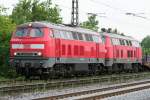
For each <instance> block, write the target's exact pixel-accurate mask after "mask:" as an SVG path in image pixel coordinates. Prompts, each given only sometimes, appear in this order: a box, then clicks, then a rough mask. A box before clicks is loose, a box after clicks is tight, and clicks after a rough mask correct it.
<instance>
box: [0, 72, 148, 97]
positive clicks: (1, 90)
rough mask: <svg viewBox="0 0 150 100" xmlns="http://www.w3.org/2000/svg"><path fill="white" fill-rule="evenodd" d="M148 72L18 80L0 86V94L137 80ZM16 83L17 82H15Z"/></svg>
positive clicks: (145, 76)
mask: <svg viewBox="0 0 150 100" xmlns="http://www.w3.org/2000/svg"><path fill="white" fill-rule="evenodd" d="M149 76H150V73H140V74H139V73H138V74H135V73H134V74H129V75H108V76H107V77H106V76H103V77H95V78H93V77H92V78H86V79H72V80H63V81H58V80H57V81H56V80H55V81H43V82H41V81H40V82H38V81H33V82H31V83H28V82H25V83H23V82H20V81H19V83H18V84H11V85H9V86H7V85H6V86H5V85H4V86H3V85H2V86H0V95H11V94H17V93H29V92H35V91H36V92H37V91H46V90H50V89H58V88H65V87H72V86H73V87H78V86H83V85H88V84H97V83H102V82H116V83H117V82H118V83H122V82H126V81H127V80H139V79H146V78H149ZM16 83H17V82H16Z"/></svg>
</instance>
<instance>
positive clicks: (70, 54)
mask: <svg viewBox="0 0 150 100" xmlns="http://www.w3.org/2000/svg"><path fill="white" fill-rule="evenodd" d="M43 32H44V36H43V37H40V38H37V37H36V38H31V37H22V38H18V37H15V36H14V35H13V36H12V38H11V41H10V45H12V44H44V45H45V48H44V49H30V48H25V49H12V48H11V49H10V55H11V57H13V56H14V52H18V51H19V52H42V57H45V58H55V57H56V58H107V59H129V60H131V61H132V60H135V59H139V60H140V59H141V58H142V50H141V48H138V47H132V46H121V45H112V43H111V38H110V36H109V35H106V38H105V43H101V42H99V43H96V42H90V41H80V40H67V39H61V38H54V37H53V29H49V28H46V27H45V28H43ZM93 35H96V34H93ZM97 36H99V33H97ZM99 39H101V38H100V36H99ZM121 50H122V52H123V55H122V56H121ZM127 50H130V51H133V53H134V52H135V55H134V54H133V55H134V56H133V57H130V58H129V57H127ZM118 51H119V56H118V54H117V52H118Z"/></svg>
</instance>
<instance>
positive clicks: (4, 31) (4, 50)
mask: <svg viewBox="0 0 150 100" xmlns="http://www.w3.org/2000/svg"><path fill="white" fill-rule="evenodd" d="M0 9H3V8H2V7H0ZM0 11H1V12H0V76H7V75H8V74H9V75H12V74H10V72H13V70H12V69H11V68H9V66H8V61H9V41H10V37H11V32H12V31H13V30H14V28H15V26H16V25H15V24H14V23H12V19H11V18H10V17H9V16H6V15H4V13H5V11H6V9H5V8H4V9H3V10H0Z"/></svg>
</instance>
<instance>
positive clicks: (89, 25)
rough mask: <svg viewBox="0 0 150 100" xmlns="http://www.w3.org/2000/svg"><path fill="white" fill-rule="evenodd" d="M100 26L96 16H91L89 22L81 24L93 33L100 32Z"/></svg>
mask: <svg viewBox="0 0 150 100" xmlns="http://www.w3.org/2000/svg"><path fill="white" fill-rule="evenodd" d="M98 24H99V21H98V20H96V15H91V16H89V17H88V20H87V21H85V22H83V23H81V24H80V26H81V27H83V28H87V29H91V30H93V31H98V29H99V27H98Z"/></svg>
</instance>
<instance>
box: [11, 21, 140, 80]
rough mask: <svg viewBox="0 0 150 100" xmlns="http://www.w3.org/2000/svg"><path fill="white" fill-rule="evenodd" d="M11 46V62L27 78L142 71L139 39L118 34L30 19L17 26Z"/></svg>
mask: <svg viewBox="0 0 150 100" xmlns="http://www.w3.org/2000/svg"><path fill="white" fill-rule="evenodd" d="M10 45H11V48H10V63H11V65H12V66H13V67H15V68H16V71H17V73H20V74H22V75H25V76H26V77H27V78H28V77H30V76H34V75H40V76H41V75H49V74H50V75H49V76H60V75H61V76H62V75H79V74H95V73H102V72H120V71H139V70H142V68H141V66H140V65H141V59H142V51H141V47H140V44H139V42H138V41H136V40H135V39H133V38H132V37H127V36H122V35H118V34H112V33H97V32H94V31H91V30H88V29H83V28H79V27H68V26H64V25H56V24H52V23H48V22H29V23H25V24H22V25H19V26H18V27H17V29H16V31H15V32H14V33H13V35H12V38H11V41H10Z"/></svg>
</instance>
